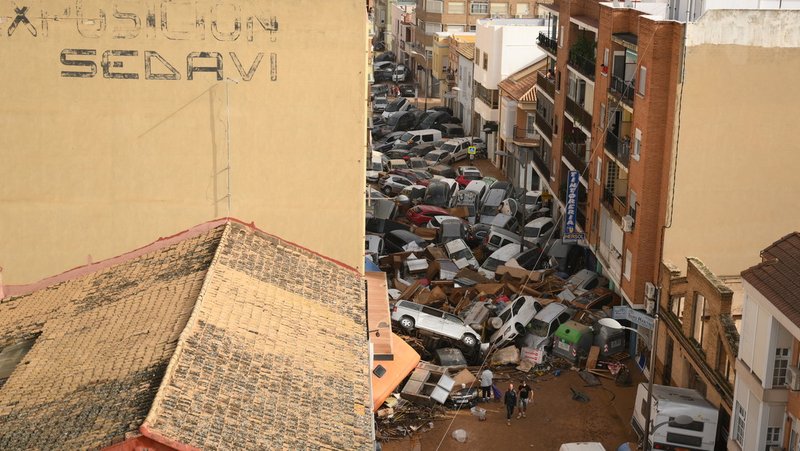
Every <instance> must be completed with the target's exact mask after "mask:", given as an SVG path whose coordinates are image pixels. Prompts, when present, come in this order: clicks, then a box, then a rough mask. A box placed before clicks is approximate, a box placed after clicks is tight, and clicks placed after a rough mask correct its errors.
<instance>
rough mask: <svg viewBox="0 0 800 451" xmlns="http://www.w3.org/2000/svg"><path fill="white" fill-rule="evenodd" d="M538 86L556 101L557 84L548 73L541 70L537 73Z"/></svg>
mask: <svg viewBox="0 0 800 451" xmlns="http://www.w3.org/2000/svg"><path fill="white" fill-rule="evenodd" d="M540 36H541V35H540ZM536 86H539V87H540V88H542V90H543V91H544V92H545V94H547V95H548V96H550V98H551V99H553V100H555V98H556V83H555V81H554V80H553V79H552V78H549V77H548V76H547V73H545V71H543V70H540V71H539V72H537V73H536Z"/></svg>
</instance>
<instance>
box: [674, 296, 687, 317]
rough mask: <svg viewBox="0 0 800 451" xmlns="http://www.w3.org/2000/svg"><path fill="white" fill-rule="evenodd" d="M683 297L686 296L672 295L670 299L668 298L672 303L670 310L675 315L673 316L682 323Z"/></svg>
mask: <svg viewBox="0 0 800 451" xmlns="http://www.w3.org/2000/svg"><path fill="white" fill-rule="evenodd" d="M685 299H686V298H684V297H683V296H673V297H672V299H671V300H670V302H671V304H672V305H671V306H670V310H671V311H672V314H673V315H675V317H676V318H678V321H680V322H681V323H683V307H684V300H685Z"/></svg>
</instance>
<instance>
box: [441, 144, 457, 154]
mask: <svg viewBox="0 0 800 451" xmlns="http://www.w3.org/2000/svg"><path fill="white" fill-rule="evenodd" d="M456 147H457V146H456V145H455V144H445V145H443V146H442V150H444V151H446V152H452V151H454V150H456Z"/></svg>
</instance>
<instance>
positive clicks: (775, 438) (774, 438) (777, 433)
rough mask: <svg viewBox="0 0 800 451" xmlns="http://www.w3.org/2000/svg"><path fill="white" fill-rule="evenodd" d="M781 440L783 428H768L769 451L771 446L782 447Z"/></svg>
mask: <svg viewBox="0 0 800 451" xmlns="http://www.w3.org/2000/svg"><path fill="white" fill-rule="evenodd" d="M780 439H781V428H779V427H777V428H776V427H768V428H767V449H769V447H770V445H772V446H776V445H780Z"/></svg>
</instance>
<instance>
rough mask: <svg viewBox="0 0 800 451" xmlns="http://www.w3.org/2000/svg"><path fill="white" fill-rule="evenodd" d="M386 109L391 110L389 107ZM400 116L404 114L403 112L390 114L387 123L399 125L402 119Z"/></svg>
mask: <svg viewBox="0 0 800 451" xmlns="http://www.w3.org/2000/svg"><path fill="white" fill-rule="evenodd" d="M386 111H389V109H388V108H387V109H386ZM400 116H402V114H393V115H391V116H389V119H386V125H397V123H398V122H399V121H400Z"/></svg>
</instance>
